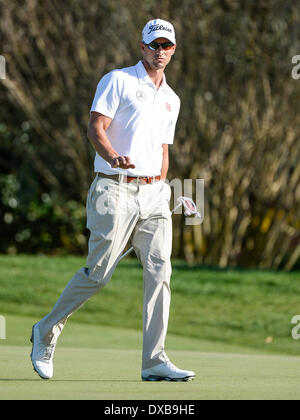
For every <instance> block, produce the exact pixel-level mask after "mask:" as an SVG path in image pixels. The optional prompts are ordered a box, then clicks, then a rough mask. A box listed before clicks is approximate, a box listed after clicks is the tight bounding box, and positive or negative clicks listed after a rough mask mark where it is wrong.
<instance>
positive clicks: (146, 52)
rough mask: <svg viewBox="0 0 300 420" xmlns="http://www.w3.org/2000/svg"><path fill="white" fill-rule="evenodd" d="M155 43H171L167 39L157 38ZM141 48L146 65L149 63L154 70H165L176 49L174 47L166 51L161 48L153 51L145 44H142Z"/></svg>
mask: <svg viewBox="0 0 300 420" xmlns="http://www.w3.org/2000/svg"><path fill="white" fill-rule="evenodd" d="M154 41H155V42H158V43H164V42H170V41H169V40H168V39H166V38H156V39H155V40H154ZM140 46H141V51H142V55H143V60H144V61H145V62H146V63H148V65H149V66H150V67H151V69H153V70H159V69H164V68H165V67H166V66H167V65H168V64H169V62H170V60H171V57H172V55H173V54H174V52H175V49H176V45H173V46H172V47H171V48H170V49H168V50H164V49H163V48H162V47H161V46H160V47H159V48H158V49H157V50H155V51H152V50H151V49H150V48H149V47H147V45H145V44H143V43H142V42H141V44H140Z"/></svg>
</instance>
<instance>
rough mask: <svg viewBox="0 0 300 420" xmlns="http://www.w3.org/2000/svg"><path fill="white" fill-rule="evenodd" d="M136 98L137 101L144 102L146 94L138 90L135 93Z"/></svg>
mask: <svg viewBox="0 0 300 420" xmlns="http://www.w3.org/2000/svg"><path fill="white" fill-rule="evenodd" d="M136 97H137V98H138V100H139V101H145V100H146V94H145V93H144V92H143V91H142V90H138V91H137V92H136Z"/></svg>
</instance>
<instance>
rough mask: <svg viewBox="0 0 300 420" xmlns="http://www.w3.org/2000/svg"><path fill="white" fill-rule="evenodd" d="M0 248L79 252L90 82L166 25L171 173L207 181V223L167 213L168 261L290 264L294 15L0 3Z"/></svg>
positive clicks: (295, 209) (204, 5)
mask: <svg viewBox="0 0 300 420" xmlns="http://www.w3.org/2000/svg"><path fill="white" fill-rule="evenodd" d="M0 13H1V18H2V19H1V28H0V46H1V49H0V54H1V55H3V56H4V57H5V59H6V64H7V68H6V73H7V77H6V79H5V80H1V82H0V98H1V104H2V106H1V111H0V112H1V119H0V229H1V244H0V252H2V253H16V252H18V253H19V252H26V253H27V252H28V253H32V252H47V253H62V252H64V253H86V249H87V238H88V232H87V231H86V230H85V199H86V193H87V189H88V186H89V183H90V181H91V179H92V177H93V155H94V152H93V150H92V148H91V146H90V145H89V143H88V141H87V137H86V127H87V121H88V117H89V108H90V105H91V102H92V99H93V96H94V92H95V89H96V85H97V83H98V81H99V79H100V77H101V76H102V75H103V74H105V73H107V72H108V71H110V70H112V69H114V68H120V67H125V66H130V65H133V64H135V63H136V62H137V61H138V60H139V58H140V53H139V47H138V41H139V40H140V33H141V30H142V28H143V26H144V24H145V22H146V21H147V20H149V19H151V18H153V17H158V16H160V17H161V18H164V19H167V20H171V21H172V22H173V24H174V26H175V29H176V34H177V41H178V48H177V50H176V54H175V56H174V58H173V61H172V63H171V64H170V65H169V67H168V68H167V72H166V73H167V79H168V83H169V84H170V85H171V86H172V87H173V88H174V90H175V91H176V92H177V93H178V95H179V96H180V98H181V101H182V108H181V113H180V117H179V121H178V126H177V132H176V139H175V145H174V146H173V147H172V150H171V167H170V173H169V179H173V178H181V179H195V178H204V179H205V220H204V223H203V224H202V225H201V227H197V226H194V227H193V226H185V224H184V218H183V217H180V216H176V218H175V223H174V252H173V255H174V256H176V257H184V258H185V259H187V260H188V261H197V262H200V263H205V264H212V265H218V266H220V267H227V266H244V267H249V266H255V267H260V268H271V269H278V268H280V269H285V270H291V269H293V268H296V267H298V268H299V256H300V243H299V238H300V232H299V227H300V220H299V210H300V204H299V203H300V159H299V157H300V144H299V136H300V117H299V115H300V114H299V107H300V105H299V92H300V81H297V80H294V79H292V77H291V70H292V67H293V65H292V63H291V59H292V57H293V56H294V55H297V54H299V53H300V51H299V36H300V25H299V23H300V19H299V18H300V9H299V6H298V5H297V2H294V1H292V0H287V1H284V0H274V1H272V2H269V1H263V0H260V1H255V2H254V1H251V0H245V1H242V2H241V1H237V0H230V1H229V0H202V1H201V2H200V1H195V0H186V1H185V2H179V1H178V0H175V1H174V0H173V1H172V2H171V1H167V0H163V1H159V2H158V1H151V0H148V1H143V2H137V1H129V0H124V1H122V2H117V1H115V0H106V1H105V0H99V1H93V2H89V3H86V2H84V1H83V0H72V1H71V0H66V1H64V2H59V1H58V0H53V1H51V2H38V1H36V0H25V1H24V2H22V5H20V3H19V2H18V1H16V0H11V1H9V2H7V1H4V0H0Z"/></svg>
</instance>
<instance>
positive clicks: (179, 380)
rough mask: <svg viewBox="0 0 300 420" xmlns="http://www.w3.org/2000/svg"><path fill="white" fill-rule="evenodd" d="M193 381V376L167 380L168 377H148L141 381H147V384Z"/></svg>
mask: <svg viewBox="0 0 300 420" xmlns="http://www.w3.org/2000/svg"><path fill="white" fill-rule="evenodd" d="M194 379H195V376H186V377H185V378H168V377H163V376H155V375H150V376H148V377H147V378H143V377H142V380H143V381H147V382H161V381H168V382H190V381H193V380H194Z"/></svg>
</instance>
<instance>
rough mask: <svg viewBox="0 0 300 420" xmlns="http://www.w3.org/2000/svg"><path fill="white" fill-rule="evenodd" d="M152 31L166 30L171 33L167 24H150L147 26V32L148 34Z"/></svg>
mask: <svg viewBox="0 0 300 420" xmlns="http://www.w3.org/2000/svg"><path fill="white" fill-rule="evenodd" d="M154 31H168V32H170V33H172V29H171V28H168V27H167V26H163V25H151V26H149V32H148V35H149V34H151V32H154Z"/></svg>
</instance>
